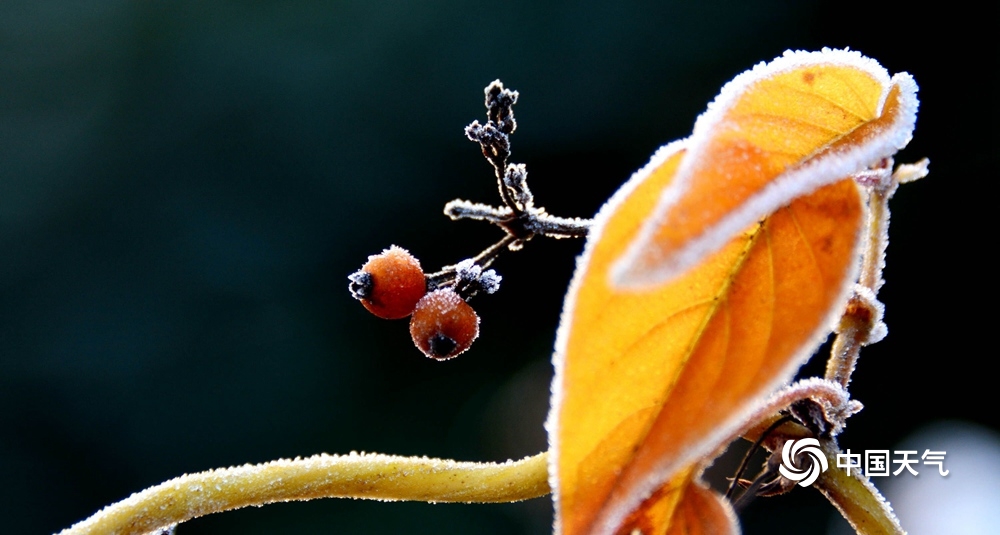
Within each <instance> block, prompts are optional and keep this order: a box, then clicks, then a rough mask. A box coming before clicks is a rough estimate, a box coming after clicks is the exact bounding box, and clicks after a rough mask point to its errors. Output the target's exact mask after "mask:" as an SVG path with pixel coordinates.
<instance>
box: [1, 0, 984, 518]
mask: <svg viewBox="0 0 1000 535" xmlns="http://www.w3.org/2000/svg"><path fill="white" fill-rule="evenodd" d="M910 5H911V4H908V3H907V4H903V3H899V5H892V4H890V3H884V2H878V1H870V2H854V3H852V2H847V3H845V2H829V1H827V2H783V1H777V0H775V1H753V2H746V1H735V0H734V1H721V0H718V1H706V2H699V3H698V4H697V5H695V4H694V3H687V2H664V1H660V2H627V1H626V2H616V3H601V2H588V1H577V2H551V3H545V4H542V3H538V2H520V1H519V2H504V3H481V4H477V5H471V4H470V3H467V2H455V1H452V2H447V1H433V2H422V3H415V2H402V1H394V2H361V1H340V2H315V1H307V0H296V1H288V2H227V1H220V2H208V3H205V2H187V1H173V2H162V1H147V2H123V1H105V2H95V1H75V2H70V1H44V0H43V1H24V0H7V1H5V2H3V3H2V4H0V247H2V250H3V254H2V257H0V518H2V519H3V520H2V521H3V528H2V531H4V532H5V533H47V532H54V531H58V530H60V529H62V528H64V527H67V526H69V525H70V524H72V523H74V522H76V521H78V520H81V519H83V518H85V517H86V516H89V515H90V514H91V513H93V512H94V511H96V510H97V509H99V508H100V507H102V506H104V505H107V504H109V503H111V502H114V501H117V500H119V499H122V498H124V497H126V496H128V495H129V494H130V493H132V492H135V491H138V490H141V489H143V488H145V487H147V486H150V485H153V484H156V483H159V482H161V481H164V480H166V479H169V478H172V477H175V476H178V475H180V474H183V473H185V472H195V471H200V470H205V469H209V468H214V467H222V466H229V465H235V464H242V463H248V462H262V461H267V460H271V459H276V458H280V457H294V456H297V455H302V456H305V455H311V454H314V453H319V452H329V453H344V452H349V451H351V450H359V451H360V450H365V451H378V452H384V453H394V454H406V455H429V456H436V457H447V458H456V459H461V460H500V461H502V460H505V459H508V458H521V457H524V456H526V455H529V454H534V453H537V452H539V451H541V450H543V449H545V448H546V439H545V434H544V430H543V429H542V422H543V420H544V418H545V415H546V412H547V410H548V390H549V381H550V378H551V364H550V361H549V359H550V354H551V350H552V347H553V342H554V338H555V329H556V326H557V322H558V319H559V313H560V309H561V300H562V296H563V294H564V292H565V289H566V286H567V283H568V281H569V279H570V276H571V273H572V270H573V266H574V260H575V257H576V255H577V254H579V252H580V251H581V250H582V242H579V241H568V240H564V241H558V242H557V241H554V240H544V239H536V240H535V241H533V242H531V243H529V244H528V245H527V247H526V248H525V249H524V250H523V251H521V252H520V253H517V254H508V255H505V256H504V257H502V258H501V259H500V260H499V261H498V262H497V263H496V264H495V266H494V267H496V268H497V270H498V271H499V272H500V273H501V275H503V277H504V280H503V286H502V288H501V291H500V292H499V293H497V294H496V295H493V296H484V297H479V298H477V299H476V300H475V301H473V304H474V306H475V307H476V309H477V310H478V312H479V314H480V316H481V318H482V330H481V336H480V338H479V340H478V341H477V342H476V343H475V344H474V345H473V347H472V349H471V350H470V351H469V352H468V353H466V354H465V355H462V356H461V357H460V358H458V359H455V360H453V361H448V362H444V363H441V362H435V361H431V360H429V359H427V358H425V357H423V356H422V355H421V354H420V353H419V352H417V350H416V349H414V347H413V345H412V343H411V341H410V338H409V333H408V329H407V324H406V322H405V321H384V320H379V319H377V318H375V317H374V316H371V315H370V314H368V313H367V312H366V311H365V310H364V309H363V308H362V307H361V306H360V305H359V304H358V303H357V302H355V301H354V300H353V299H351V297H350V296H349V294H348V292H347V278H346V277H347V275H348V274H349V273H351V272H352V271H354V270H356V269H357V268H358V267H360V266H361V264H362V263H364V261H365V259H366V258H367V256H368V255H369V254H375V253H378V252H380V251H381V250H382V249H383V248H385V247H388V246H389V245H390V244H398V245H401V246H403V247H406V248H408V249H409V250H410V251H412V252H413V253H414V254H415V255H417V256H418V257H419V258H420V259H421V261H422V263H423V265H424V266H425V268H427V269H428V270H434V269H437V268H439V267H440V266H442V265H444V264H450V263H454V262H456V261H458V260H460V259H462V258H465V257H468V256H470V255H473V254H475V253H476V252H478V251H479V250H481V249H482V248H483V247H485V246H486V245H488V244H489V243H492V242H493V241H495V240H496V239H498V238H499V237H500V233H499V231H497V230H496V229H494V228H492V227H490V226H488V225H486V224H481V223H476V222H467V221H461V222H451V221H449V220H448V219H447V218H446V217H444V216H443V215H442V212H441V210H442V207H443V205H444V204H445V202H447V201H448V200H450V199H453V198H464V199H470V200H474V201H480V202H488V203H495V202H496V201H497V196H496V186H495V179H494V178H493V176H492V170H491V168H490V167H489V166H488V164H487V163H486V162H485V160H484V159H483V158H482V156H481V154H480V152H479V149H478V147H477V146H476V145H474V144H473V143H471V142H469V141H468V140H466V139H465V138H464V136H463V134H462V129H463V127H464V126H465V125H467V124H468V123H470V122H471V121H473V120H476V119H478V120H480V121H484V115H485V113H484V111H485V109H484V107H483V93H482V91H483V87H484V86H486V85H487V84H488V83H489V82H490V81H492V80H494V79H496V78H499V79H501V80H502V81H503V82H504V83H505V84H506V85H507V86H508V87H511V88H513V89H516V90H518V91H520V95H521V98H520V101H519V103H518V104H517V106H516V107H515V112H516V117H517V120H518V129H517V132H516V133H515V134H514V136H513V138H512V144H513V159H512V161H514V162H523V163H526V164H527V166H528V171H529V183H530V186H531V188H532V189H533V190H534V192H535V194H536V199H537V202H538V203H539V204H541V205H543V206H545V207H546V208H548V209H549V211H550V212H551V213H554V214H557V215H562V216H587V217H589V216H591V215H592V214H593V213H595V212H596V210H597V209H598V208H599V207H600V206H601V204H602V203H603V201H604V200H605V199H606V198H607V197H608V196H609V195H610V194H611V193H612V192H613V191H614V190H615V189H616V188H617V187H618V186H619V185H620V184H621V183H622V182H623V181H624V180H626V179H627V178H628V177H629V176H630V174H631V173H632V172H633V171H635V170H636V169H638V168H639V167H641V166H642V165H643V164H644V163H646V161H647V160H648V158H649V156H650V155H651V154H652V153H653V152H654V151H655V150H656V148H657V147H659V146H660V145H662V144H664V143H666V142H668V141H671V140H673V139H677V138H680V137H684V136H686V135H688V133H689V132H690V131H691V127H692V125H693V124H694V120H695V118H696V117H697V115H698V114H699V113H701V112H702V111H703V110H704V109H705V107H706V105H707V103H708V102H709V101H711V100H712V99H713V98H714V97H715V95H716V93H717V92H718V90H719V88H720V87H721V86H722V85H723V84H724V83H725V82H727V81H728V80H730V79H731V78H732V77H734V76H735V75H736V74H738V73H740V72H742V71H744V70H746V69H748V68H750V67H751V66H753V65H754V64H755V63H757V62H760V61H765V60H770V59H772V58H774V57H776V56H778V55H780V54H781V53H782V52H783V51H784V50H786V49H809V50H815V49H819V48H821V47H824V46H827V47H839V48H842V47H850V48H852V49H856V50H860V51H861V52H863V53H864V54H866V55H869V56H870V57H873V58H875V59H877V60H878V61H880V62H881V63H882V65H884V66H885V67H886V68H887V69H888V70H889V71H890V72H898V71H904V70H905V71H908V72H910V73H911V74H913V75H914V77H915V78H916V80H917V82H918V84H919V85H920V94H919V96H920V100H921V109H920V114H919V118H918V121H917V129H916V132H915V137H914V140H913V142H912V143H911V144H910V146H909V148H907V149H906V150H905V151H903V152H902V153H900V154H899V156H898V157H897V162H910V161H916V160H918V159H920V158H922V157H925V156H926V157H929V158H930V159H931V167H930V168H931V175H930V176H929V177H928V178H927V179H925V180H923V181H921V182H918V183H915V184H910V185H906V186H905V187H903V188H901V189H900V191H899V192H898V194H897V195H896V197H895V199H894V200H893V204H892V207H893V210H894V211H893V220H892V229H891V236H892V238H891V245H890V248H889V255H888V268H887V269H886V273H885V276H886V279H887V281H888V282H887V284H886V285H885V287H884V289H883V290H882V293H881V295H880V297H881V298H882V300H883V301H885V303H886V305H887V312H886V322H887V323H888V325H889V336H888V338H887V339H886V340H885V341H883V342H881V343H879V344H877V345H876V346H873V347H871V348H868V349H866V350H865V351H864V352H863V354H862V359H861V361H860V367H859V369H858V371H857V373H856V375H855V380H854V383H853V384H852V385H851V386H852V387H851V390H852V393H853V395H854V396H855V397H856V398H857V399H859V400H860V401H862V402H863V403H864V404H865V405H866V408H865V410H864V411H863V412H862V413H860V414H858V415H857V416H855V417H854V418H853V419H852V420H851V421H850V426H849V428H848V430H847V432H846V433H845V434H844V435H843V436H842V439H841V444H842V445H843V446H844V447H845V448H851V449H853V450H855V451H857V450H864V449H900V448H902V446H898V445H899V444H907V442H905V441H907V440H909V441H910V442H908V444H912V445H913V448H912V449H919V450H921V451H922V450H923V449H945V448H950V447H951V446H948V444H954V442H945V441H944V439H943V438H941V437H949V436H951V431H948V430H949V429H956V427H955V426H958V427H957V428H960V429H962V430H964V431H968V432H971V433H973V434H974V435H975V436H976V437H979V438H981V439H982V440H979V439H978V438H977V439H976V440H977V441H978V442H976V441H973V442H975V443H976V444H980V443H981V444H985V446H983V447H985V448H986V449H985V450H982V451H986V452H987V454H986V457H985V458H986V459H989V458H994V459H995V458H996V457H997V455H1000V454H997V453H992V454H991V453H989V452H990V451H993V452H996V448H997V447H998V446H997V443H998V439H997V435H996V432H997V428H998V418H997V415H996V409H995V406H996V403H995V401H991V400H992V399H993V397H992V396H987V392H991V390H988V389H995V386H994V383H995V380H994V379H993V377H992V376H991V373H990V372H987V371H986V370H985V367H984V366H983V365H982V364H981V363H984V362H989V361H992V360H994V359H995V358H996V350H995V347H994V346H993V345H992V344H991V338H992V335H993V334H994V333H995V328H993V327H992V323H993V320H994V316H995V314H994V313H992V312H988V313H986V314H985V315H984V314H983V313H982V312H978V311H975V310H973V309H972V308H970V307H971V306H972V305H973V304H979V305H984V304H985V308H986V309H987V310H990V311H992V310H993V305H992V304H991V303H990V302H989V301H988V300H990V299H993V298H994V297H991V296H994V295H995V292H994V291H993V282H991V281H993V280H994V277H995V275H994V271H995V269H994V267H993V266H992V265H991V262H992V261H987V260H985V258H984V257H983V256H981V254H980V251H981V250H984V249H985V245H988V244H989V243H991V242H992V240H994V239H995V236H994V234H995V233H996V226H995V223H994V222H993V219H992V218H990V219H989V222H987V218H986V216H985V213H984V210H986V209H987V207H986V202H988V199H990V198H991V195H989V194H988V193H986V192H985V191H983V192H980V189H981V186H980V185H979V183H978V182H977V184H974V185H975V186H976V187H975V188H969V189H963V188H965V187H966V186H968V184H969V181H970V180H972V181H979V180H983V179H993V178H994V177H992V176H990V175H986V172H987V169H995V164H993V165H991V166H990V167H987V165H988V164H987V162H988V159H989V160H992V158H994V157H995V156H996V154H997V151H996V146H997V139H996V138H997V136H996V127H995V125H996V124H997V123H996V120H997V111H996V110H997V105H996V99H995V97H996V88H995V87H994V85H993V82H992V81H991V80H992V79H993V78H995V73H994V72H992V71H993V69H994V68H995V67H996V65H997V56H996V48H995V45H994V44H993V43H992V42H991V44H989V45H986V44H985V43H986V39H987V37H988V32H990V31H993V32H995V31H996V28H994V27H992V26H993V24H991V27H989V28H987V21H990V23H992V22H995V14H989V13H980V14H976V13H974V12H959V11H958V10H957V9H954V10H953V9H951V8H949V7H948V6H944V7H939V8H937V9H936V10H934V11H930V10H927V11H920V10H916V9H915V8H912V7H908V6H910ZM904 6H907V7H904ZM980 41H981V42H980ZM969 76H971V77H972V78H971V80H972V81H971V82H970V81H968V80H967V79H966V78H967V77H969ZM984 87H985V88H986V89H984ZM990 163H991V164H992V163H993V162H992V161H991V162H990ZM990 209H993V210H995V208H993V207H992V206H990ZM984 301H985V303H984ZM987 322H989V323H990V325H987ZM821 361H822V359H817V363H814V364H813V365H811V366H810V367H808V368H807V369H806V370H805V372H804V373H806V374H815V373H819V371H820V370H821V369H822V362H821ZM949 422H950V423H949ZM928 426H931V427H928ZM949 426H950V427H949ZM928 429H930V430H931V431H928ZM942 429H944V431H940V430H942ZM933 430H938V432H937V434H933V433H932V431H933ZM927 433H931V434H927ZM960 436H967V435H960ZM914 437H916V438H914ZM921 437H922V438H921ZM928 437H929V438H928ZM939 439H940V441H939ZM970 440H972V439H970ZM913 441H916V442H913ZM958 443H959V444H967V443H971V442H969V441H959V442H958ZM955 447H956V448H958V446H955ZM989 448H994V449H993V450H990V449H989ZM977 451H979V450H977ZM963 455H965V454H964V453H961V452H960V451H959V450H957V449H956V450H953V451H951V452H950V453H949V457H947V458H946V464H945V466H946V467H948V466H949V463H950V462H954V463H955V466H954V467H953V474H954V473H955V471H961V470H959V469H958V468H957V467H958V466H959V465H960V463H961V462H963V460H964V462H965V464H964V465H961V466H966V467H968V466H971V467H972V468H967V469H966V470H965V472H964V473H966V475H968V473H969V472H970V471H978V479H979V480H983V478H987V479H988V478H991V477H992V478H994V479H995V478H996V477H998V473H997V472H998V470H1000V469H998V468H996V466H997V465H996V464H995V463H994V464H976V462H973V461H971V460H970V459H974V458H975V459H979V458H980V457H973V456H972V454H971V453H970V454H968V455H969V457H962V456H963ZM991 456H992V457H991ZM902 477H903V476H899V477H898V478H895V479H893V478H890V479H892V483H893V484H894V485H896V484H899V485H902V484H903V483H906V482H902V481H901V480H900V479H901V478H902ZM935 477H938V476H936V475H935V474H933V473H931V471H930V470H928V472H927V473H926V474H923V475H922V476H921V477H920V478H913V479H912V480H911V481H910V482H909V483H906V485H909V486H910V487H912V488H915V489H917V490H920V489H921V488H926V487H921V485H924V484H926V485H930V484H932V483H934V484H940V483H941V482H940V481H936V482H935V481H931V480H933V478H935ZM958 480H959V479H957V478H956V479H955V481H958ZM880 485H881V482H880ZM956 485H957V484H956ZM986 487H988V485H986ZM935 488H936V489H937V487H935ZM956 488H957V486H956V487H955V488H949V489H945V490H944V491H941V490H939V489H938V490H935V493H936V495H937V496H941V495H942V494H941V493H942V492H946V493H955V492H958V490H955V489H956ZM992 488H993V489H994V490H993V492H996V490H995V489H997V488H998V485H993V486H992ZM976 492H986V491H984V490H982V489H980V490H978V491H976ZM974 495H979V494H974ZM994 496H995V495H994ZM890 497H892V496H890ZM997 499H1000V498H991V500H992V501H993V503H994V505H995V503H996V500H997ZM897 509H900V505H899V504H898V503H897ZM976 514H978V513H975V512H973V513H972V515H973V517H974V516H975V515H976ZM941 515H945V513H941ZM966 516H968V515H966ZM551 517H552V512H551V505H550V501H549V499H548V498H543V499H538V500H532V501H529V502H525V503H520V504H510V505H428V504H423V503H395V504H385V503H376V502H361V501H349V500H321V501H316V502H311V503H296V504H281V505H272V506H268V507H265V508H262V509H251V510H243V511H237V512H230V513H226V514H222V515H215V516H210V517H206V518H203V519H199V520H195V521H192V522H190V523H187V524H185V525H183V526H181V527H180V528H179V530H178V532H179V533H180V534H183V535H188V534H190V535H194V534H202V533H242V534H254V533H275V532H281V533H297V534H306V533H345V534H353V533H358V534H360V533H402V532H406V533H441V534H444V533H449V534H450V533H455V534H459V533H486V534H489V533H508V534H513V533H524V534H543V533H548V532H550V530H551ZM837 518H838V516H837V514H836V512H835V511H834V510H833V508H832V506H830V505H829V504H828V503H827V502H826V501H825V500H824V499H823V498H822V497H821V496H820V495H819V494H818V493H816V492H813V491H809V490H800V491H796V492H793V493H791V494H790V495H788V496H784V497H778V498H773V499H766V500H758V501H757V502H755V503H753V504H752V505H751V506H750V508H749V509H748V510H747V511H746V513H745V514H744V516H743V521H744V530H745V532H746V533H750V534H753V533H816V532H822V531H824V530H826V529H827V527H828V526H831V527H830V529H831V530H833V531H836V530H837V529H840V524H839V523H842V521H839V520H837ZM939 518H942V517H940V516H939ZM903 521H904V526H905V527H907V528H908V529H910V530H911V532H912V533H919V529H920V527H921V525H922V524H921V525H912V524H908V523H907V522H906V521H907V518H905V517H904V518H903Z"/></svg>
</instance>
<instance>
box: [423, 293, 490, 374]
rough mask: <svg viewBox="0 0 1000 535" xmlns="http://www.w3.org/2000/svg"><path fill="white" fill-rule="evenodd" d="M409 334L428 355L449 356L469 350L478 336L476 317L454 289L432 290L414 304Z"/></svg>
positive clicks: (445, 357)
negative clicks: (415, 305)
mask: <svg viewBox="0 0 1000 535" xmlns="http://www.w3.org/2000/svg"><path fill="white" fill-rule="evenodd" d="M410 336H412V337H413V343H414V344H416V346H417V349H419V350H420V351H423V353H424V354H425V355H427V356H428V357H430V358H432V359H438V360H445V359H450V358H452V357H456V356H458V355H460V354H461V353H463V352H464V351H465V350H466V349H469V346H470V345H472V342H473V340H475V339H476V337H477V336H479V316H478V315H476V311H475V310H472V307H471V306H469V304H468V303H466V302H465V300H463V299H462V298H461V297H459V296H458V294H456V293H455V291H454V290H452V289H450V288H445V289H440V290H434V291H433V292H430V293H429V294H427V295H425V296H424V297H423V298H422V299H421V300H420V301H419V302H418V303H417V307H416V308H415V309H414V311H413V317H412V318H410Z"/></svg>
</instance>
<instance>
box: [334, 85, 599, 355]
mask: <svg viewBox="0 0 1000 535" xmlns="http://www.w3.org/2000/svg"><path fill="white" fill-rule="evenodd" d="M485 93H486V110H487V122H486V124H485V125H482V124H479V121H473V122H472V124H470V125H469V126H467V127H466V128H465V135H466V137H468V138H469V139H470V140H472V141H475V142H476V143H479V145H480V147H481V148H482V151H483V156H485V157H486V159H487V161H489V162H490V164H491V165H492V166H493V169H494V173H495V175H496V177H497V182H498V187H499V190H500V199H501V201H502V202H503V206H500V207H494V206H489V205H486V204H481V203H473V202H469V201H464V200H460V199H456V200H453V201H451V202H449V203H448V204H446V205H445V208H444V212H445V214H446V215H448V216H449V217H451V218H452V219H476V220H480V221H488V222H490V223H492V224H494V225H496V226H498V227H500V228H501V229H503V231H504V237H503V238H502V239H500V241H498V242H496V243H494V244H493V245H491V246H489V247H487V248H486V249H485V250H483V251H482V252H481V253H479V254H478V255H476V256H474V257H472V258H468V259H465V260H462V261H461V262H459V263H457V264H454V265H452V266H446V267H444V268H443V269H442V270H441V271H438V272H435V273H432V274H429V275H425V274H424V271H423V269H422V268H421V267H420V262H419V261H418V260H417V259H416V258H414V256H413V255H411V254H410V253H409V252H408V251H406V250H405V249H403V248H401V247H397V246H395V245H393V246H392V247H390V248H389V249H386V250H385V251H382V253H381V254H378V255H373V256H370V257H368V262H367V263H365V265H364V266H362V267H361V269H360V270H359V271H356V272H354V273H352V274H351V275H350V276H348V279H349V280H350V281H351V283H350V286H349V289H350V291H351V295H353V296H354V298H355V299H358V300H359V301H361V304H362V305H364V306H365V308H367V309H368V310H369V311H370V312H371V313H372V314H375V315H376V316H378V317H380V318H385V319H400V318H405V317H407V316H410V335H411V336H412V337H413V343H414V344H415V345H416V346H417V348H418V349H420V351H422V352H423V353H424V354H425V355H427V356H428V357H430V358H433V359H437V360H446V359H450V358H452V357H456V356H458V355H460V354H461V353H463V352H465V350H467V349H469V346H470V345H472V342H473V341H474V340H475V339H476V337H477V336H479V316H478V315H477V314H476V312H475V311H474V310H473V309H472V307H471V306H469V303H468V301H469V299H471V298H472V297H473V296H475V295H476V294H478V293H479V292H485V293H488V294H491V293H493V292H495V291H497V290H498V289H499V288H500V279H501V277H500V275H497V273H496V271H494V270H492V269H488V268H489V266H490V264H492V263H493V261H494V260H496V258H497V257H498V256H499V255H500V253H501V252H503V251H505V250H510V251H516V250H518V249H520V248H521V247H522V246H523V245H524V243H525V242H527V241H528V240H530V239H531V238H533V237H534V236H536V235H542V236H548V237H551V238H580V237H584V236H586V235H587V231H588V229H589V228H590V223H591V222H590V220H588V219H579V218H561V217H554V216H551V215H549V214H548V213H547V212H546V211H545V209H544V208H541V207H537V206H535V201H534V196H533V195H532V193H531V190H530V189H528V182H527V178H528V172H527V170H526V168H525V166H524V164H508V158H509V157H510V134H512V133H513V132H514V129H515V128H516V127H517V123H516V122H515V121H514V111H513V105H514V104H515V103H516V102H517V97H518V94H517V91H511V90H509V89H504V87H503V84H501V83H500V81H499V80H495V81H494V82H493V83H491V84H490V85H489V86H487V87H486V91H485Z"/></svg>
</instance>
